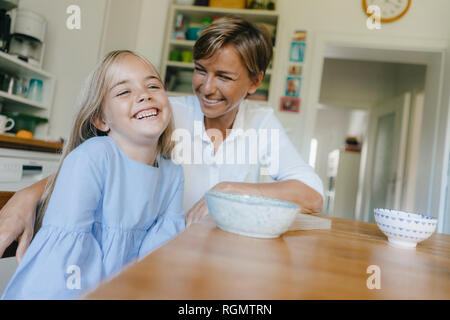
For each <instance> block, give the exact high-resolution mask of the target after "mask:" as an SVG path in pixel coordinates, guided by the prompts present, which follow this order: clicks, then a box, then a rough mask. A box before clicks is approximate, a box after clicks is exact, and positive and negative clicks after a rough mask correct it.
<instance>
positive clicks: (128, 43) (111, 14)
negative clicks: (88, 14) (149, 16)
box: [100, 0, 147, 56]
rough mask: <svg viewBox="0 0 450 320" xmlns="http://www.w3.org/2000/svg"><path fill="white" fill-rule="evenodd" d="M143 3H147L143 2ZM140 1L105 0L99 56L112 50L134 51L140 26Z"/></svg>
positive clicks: (141, 3)
mask: <svg viewBox="0 0 450 320" xmlns="http://www.w3.org/2000/svg"><path fill="white" fill-rule="evenodd" d="M144 2H147V1H145V0H144ZM142 5H143V2H142V0H127V1H123V0H107V1H106V7H105V23H104V31H103V38H102V43H101V50H100V51H101V52H100V56H104V55H105V54H106V53H108V52H110V51H112V50H119V49H129V50H135V49H136V44H137V39H138V34H139V32H140V31H139V30H141V26H140V15H141V13H142V12H143V11H142Z"/></svg>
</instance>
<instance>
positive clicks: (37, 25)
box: [8, 9, 47, 68]
mask: <svg viewBox="0 0 450 320" xmlns="http://www.w3.org/2000/svg"><path fill="white" fill-rule="evenodd" d="M11 18H12V28H11V38H10V41H9V49H8V53H9V54H11V55H14V56H17V57H18V58H19V59H21V60H24V61H26V62H28V63H30V64H32V65H34V66H37V67H39V68H40V67H42V60H43V57H44V49H45V34H46V30H47V21H46V20H45V18H43V17H42V16H40V15H38V14H37V13H34V12H33V11H29V10H23V9H14V10H13V11H12V12H11Z"/></svg>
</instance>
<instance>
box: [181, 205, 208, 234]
mask: <svg viewBox="0 0 450 320" xmlns="http://www.w3.org/2000/svg"><path fill="white" fill-rule="evenodd" d="M206 215H208V207H207V206H206V199H205V197H202V198H201V199H200V200H199V201H198V202H197V203H196V204H194V206H193V207H192V208H191V209H190V210H189V211H188V212H187V214H186V228H187V227H189V226H190V225H191V224H194V223H196V222H198V221H200V219H201V218H203V217H204V216H206Z"/></svg>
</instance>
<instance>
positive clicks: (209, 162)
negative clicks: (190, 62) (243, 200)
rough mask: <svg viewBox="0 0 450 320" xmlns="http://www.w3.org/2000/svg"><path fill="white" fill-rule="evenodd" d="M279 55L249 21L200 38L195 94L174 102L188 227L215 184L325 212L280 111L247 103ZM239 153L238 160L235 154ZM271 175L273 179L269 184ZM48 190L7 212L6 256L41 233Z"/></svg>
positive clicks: (2, 244)
mask: <svg viewBox="0 0 450 320" xmlns="http://www.w3.org/2000/svg"><path fill="white" fill-rule="evenodd" d="M271 59H272V41H271V39H270V37H269V36H268V35H267V33H266V32H265V31H263V30H261V29H260V28H258V27H257V26H255V25H253V24H252V23H249V22H248V21H246V20H244V19H241V18H222V19H220V20H217V21H216V22H214V23H212V24H211V25H210V26H208V27H207V28H205V29H204V31H203V32H202V34H201V36H200V38H199V39H198V40H197V42H196V44H195V46H194V62H195V70H194V76H193V80H192V86H193V89H194V93H195V96H190V97H180V98H173V99H171V100H170V102H171V104H172V109H173V114H174V120H175V127H176V128H177V130H178V134H180V132H181V136H183V133H184V137H185V138H186V136H187V139H188V140H187V141H186V139H184V141H178V142H179V143H180V142H183V143H182V145H183V147H182V148H181V150H180V149H178V153H181V154H182V156H181V157H180V158H182V161H181V163H182V164H183V169H184V174H185V188H184V189H185V193H184V209H185V211H186V212H187V213H186V226H187V227H188V226H189V225H190V224H192V223H194V222H196V221H198V220H199V219H201V218H202V217H203V216H205V215H207V214H208V210H207V207H206V201H205V197H204V194H205V192H207V191H208V190H210V189H211V188H213V189H216V190H222V191H227V192H234V193H246V194H255V195H260V196H264V197H268V198H274V199H279V200H285V201H291V202H293V203H295V204H297V205H299V206H300V207H301V208H302V211H303V212H305V213H312V212H319V211H321V210H322V203H323V196H322V192H323V191H322V184H321V181H320V179H319V177H318V176H317V175H316V174H315V173H314V171H313V169H312V168H311V167H310V166H309V165H307V164H306V163H305V162H304V160H303V159H302V158H301V157H300V155H299V154H298V152H297V151H296V150H295V148H294V146H293V145H292V143H291V142H290V141H289V139H288V138H287V136H286V133H285V131H284V129H283V127H282V126H281V124H280V123H279V121H278V120H277V119H276V117H275V116H274V115H273V109H271V108H262V107H258V106H256V105H252V103H250V102H249V101H247V100H245V98H246V97H247V96H248V95H250V94H253V93H255V91H256V90H257V88H258V86H259V85H260V84H261V82H262V79H263V77H264V74H265V71H266V69H267V67H268V65H269V63H270V61H271ZM177 130H176V131H177ZM186 133H187V134H186ZM252 134H253V135H256V138H257V139H256V140H252V139H253V138H252V136H251V135H252ZM268 135H269V136H270V137H271V139H270V142H269V141H268V139H267V136H268ZM179 137H180V136H179ZM179 137H178V138H179ZM174 138H176V139H177V137H174ZM177 140H182V139H177ZM248 140H250V143H249V142H248ZM255 141H257V142H256V144H257V148H256V151H255V148H254V146H255ZM186 146H187V148H186ZM236 147H237V148H236ZM236 149H237V152H236ZM180 151H181V152H180ZM191 151H192V152H191ZM232 151H234V155H237V157H229V155H230V154H233V152H232ZM255 152H256V153H257V154H255ZM192 153H193V155H192ZM199 153H200V156H199ZM189 154H190V155H191V156H187V155H189ZM242 156H243V159H242V158H239V157H242ZM255 157H256V160H257V161H254V160H255ZM230 158H231V161H227V160H230ZM224 159H225V160H224ZM235 160H237V161H235ZM242 160H243V161H242ZM261 173H262V174H261ZM264 175H266V176H267V175H269V176H270V177H271V178H272V180H273V182H270V183H268V182H265V183H263V182H261V180H262V179H261V177H262V176H264ZM44 189H45V181H44V180H43V181H40V182H38V183H36V184H34V185H33V186H30V187H28V188H26V189H23V190H21V191H19V192H17V193H16V195H15V196H14V197H13V198H12V199H11V200H10V201H9V202H8V203H7V204H6V206H5V207H4V208H3V209H2V211H1V212H0V254H2V253H3V251H4V250H5V249H6V247H7V246H9V245H10V243H11V242H12V241H14V239H16V238H17V237H19V246H18V249H17V253H16V257H17V260H18V261H20V259H21V257H22V256H23V254H24V252H25V250H26V248H27V246H28V244H29V243H30V241H31V239H32V236H33V226H34V219H35V218H34V216H35V214H34V213H35V208H36V205H37V204H38V202H39V199H40V197H41V195H42V193H43V192H44Z"/></svg>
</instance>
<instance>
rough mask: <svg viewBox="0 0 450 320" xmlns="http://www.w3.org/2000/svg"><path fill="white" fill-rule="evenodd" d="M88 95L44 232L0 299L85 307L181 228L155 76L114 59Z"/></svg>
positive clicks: (47, 198)
mask: <svg viewBox="0 0 450 320" xmlns="http://www.w3.org/2000/svg"><path fill="white" fill-rule="evenodd" d="M84 91H85V94H84V95H83V96H82V99H81V111H80V112H79V114H78V116H77V118H76V121H75V125H74V127H73V130H72V134H71V137H70V141H69V142H68V144H67V147H66V150H65V152H64V155H63V157H62V159H63V160H62V164H61V166H60V169H59V170H58V173H57V175H55V177H54V178H53V180H50V182H49V184H48V186H47V191H46V195H44V197H43V202H42V205H41V208H40V209H39V213H40V214H38V223H37V224H38V225H40V224H41V220H42V213H43V212H45V216H44V218H43V221H42V227H41V228H40V230H39V232H38V233H37V234H36V236H35V238H34V240H33V241H32V243H31V245H30V247H29V248H28V250H27V252H26V254H25V256H24V258H23V260H22V261H21V263H20V265H19V267H18V269H17V270H16V273H15V274H14V276H13V278H12V279H11V281H10V283H9V284H8V286H7V288H6V290H5V292H4V294H3V297H2V298H3V299H70V298H76V297H79V296H80V295H81V294H82V293H85V292H86V290H87V289H91V288H93V287H95V286H97V285H98V283H99V282H100V281H101V280H102V279H104V278H106V277H111V276H112V275H113V274H115V273H116V272H118V271H119V270H121V269H122V268H123V267H124V265H125V264H127V263H129V262H131V261H133V260H135V259H137V258H140V257H143V256H145V255H146V254H148V253H149V252H150V251H151V250H153V249H155V248H156V247H158V246H159V245H161V244H162V243H163V242H165V241H167V240H168V239H170V238H172V237H173V236H175V235H176V234H177V233H179V232H180V231H182V230H183V229H184V227H185V222H184V212H183V209H182V201H183V183H184V179H183V172H182V168H181V167H180V166H177V165H175V164H174V163H173V162H172V161H171V160H170V159H169V157H170V154H171V151H172V148H173V145H172V142H171V133H172V130H173V125H172V111H171V108H170V105H169V101H168V99H167V96H166V94H165V91H164V88H163V85H162V82H161V79H160V77H159V75H158V73H157V72H156V71H155V69H154V67H153V66H152V65H151V63H150V62H148V61H147V60H146V59H145V58H143V57H140V56H138V55H137V54H135V53H133V52H131V51H113V52H111V53H109V54H108V55H106V57H105V58H104V59H103V61H102V62H101V64H100V65H99V67H98V68H97V69H96V70H95V71H94V72H93V74H91V76H90V77H89V78H88V81H87V83H86V88H85V90H84Z"/></svg>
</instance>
